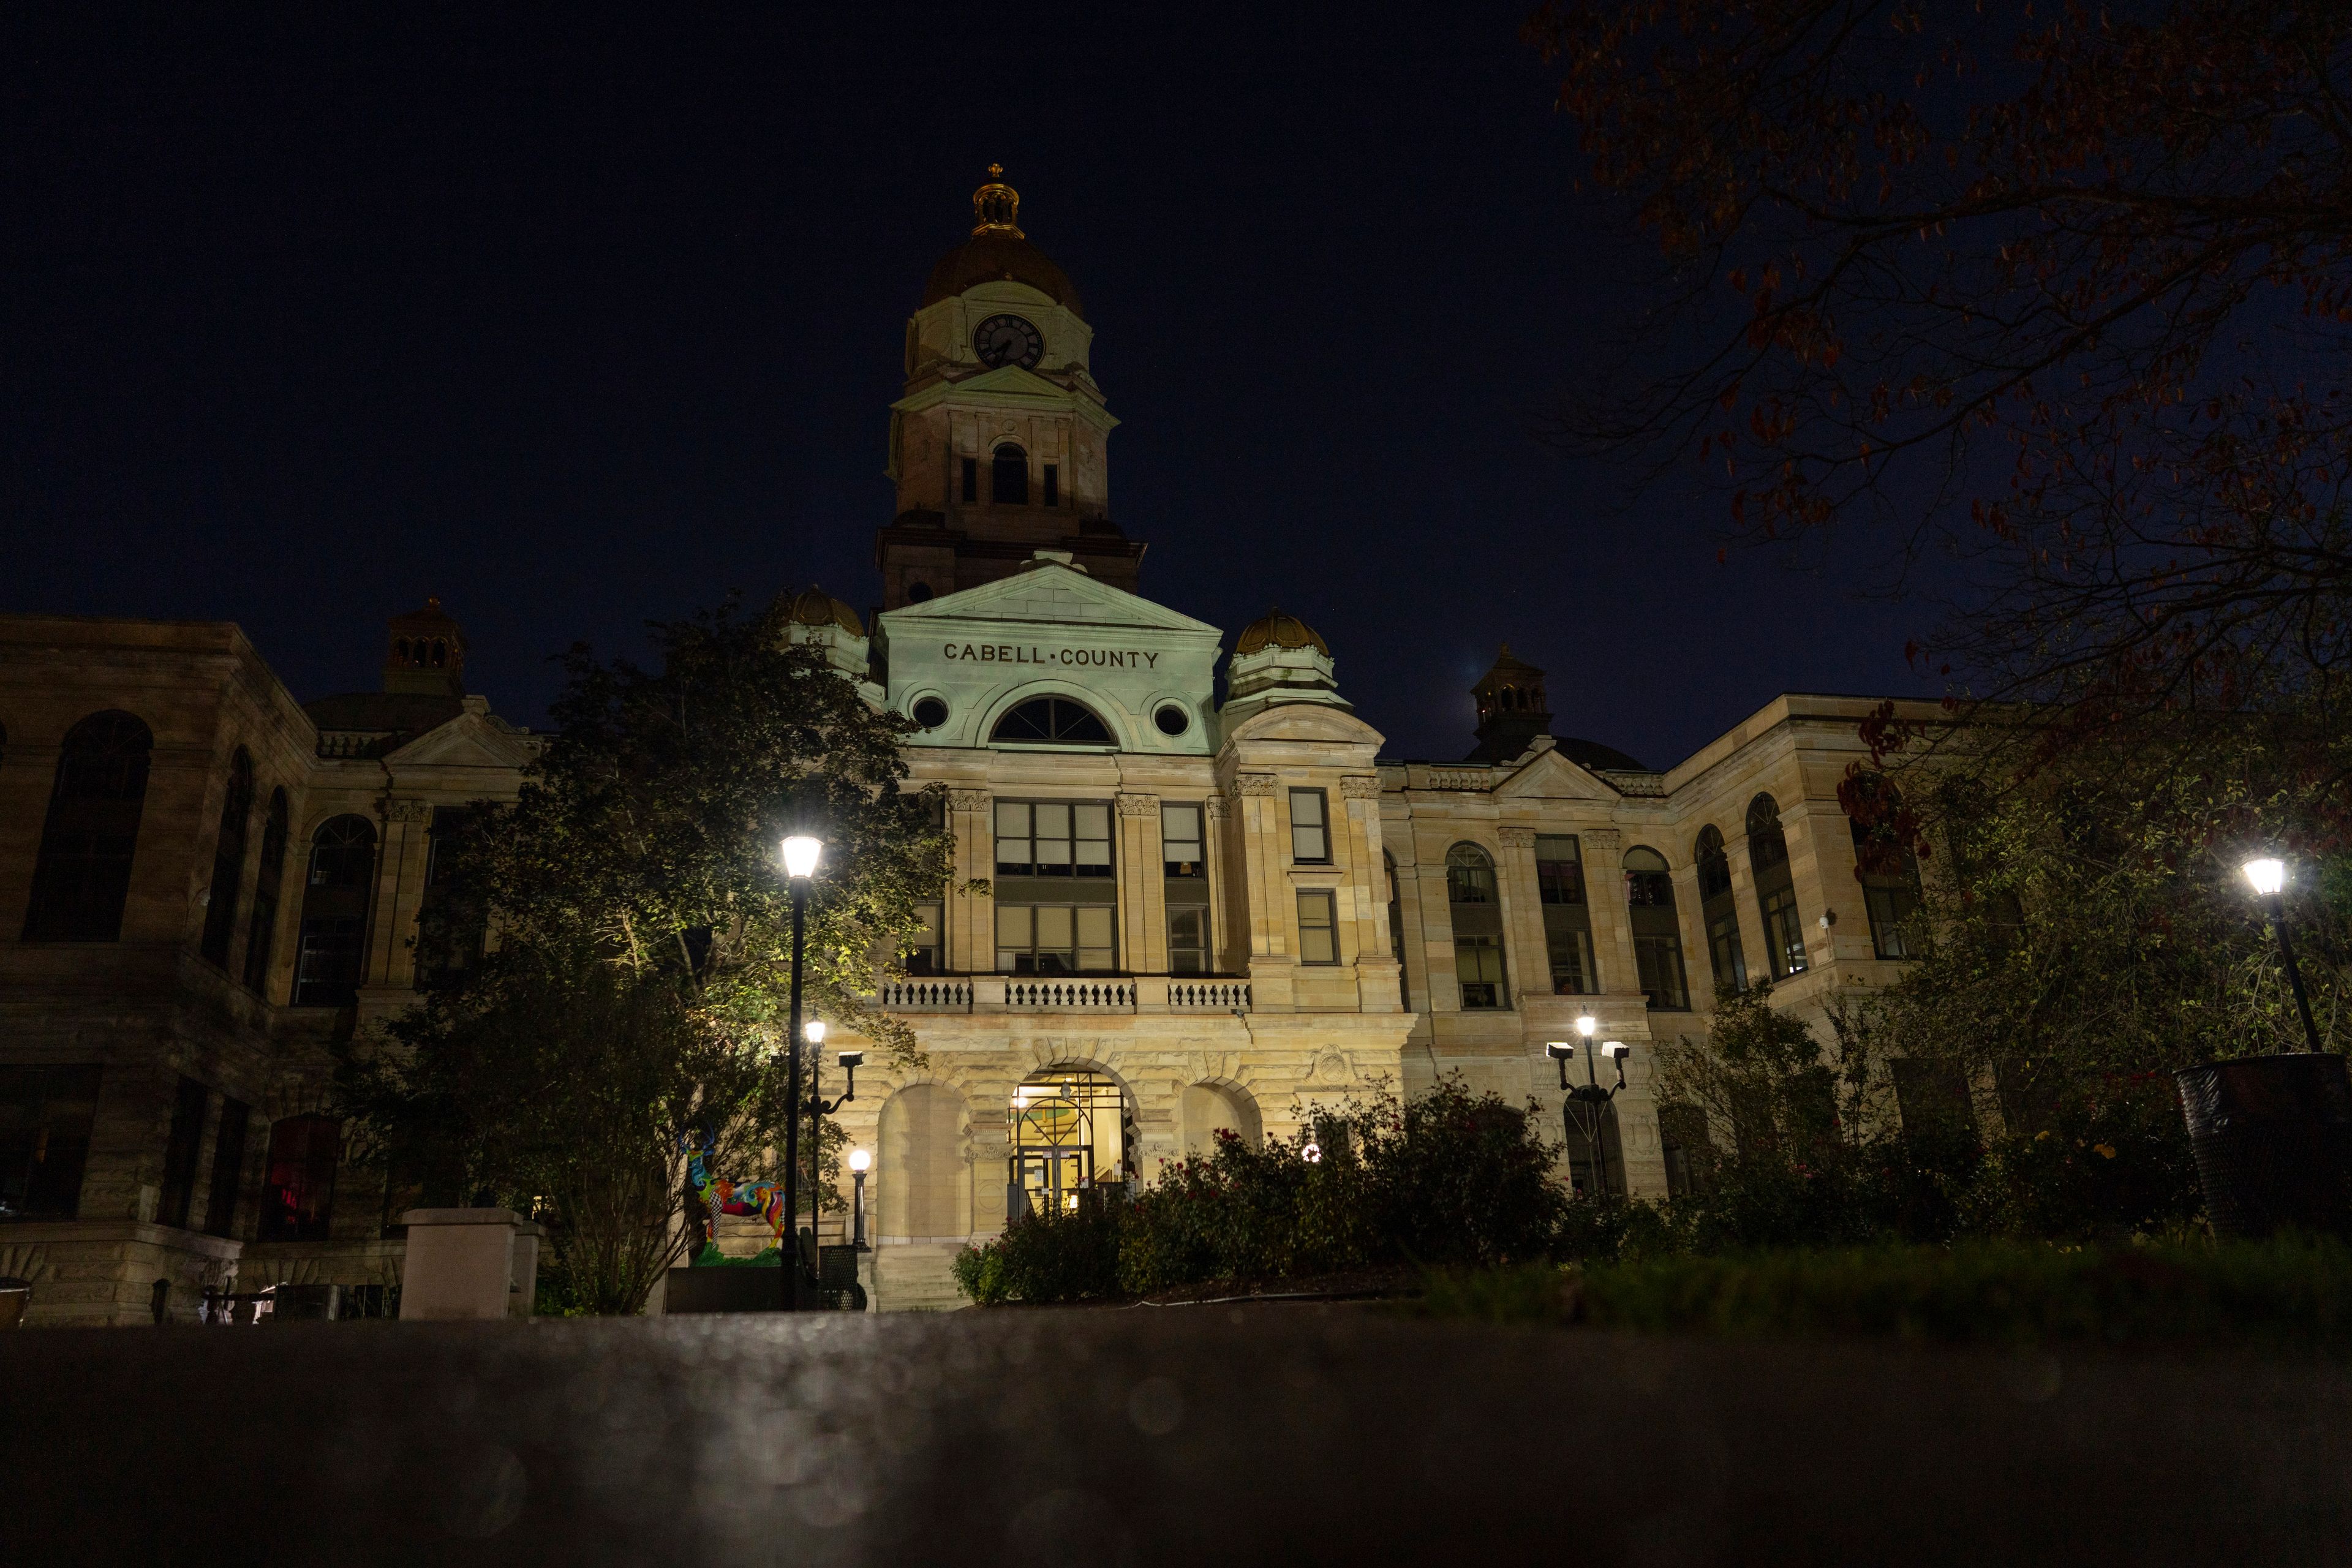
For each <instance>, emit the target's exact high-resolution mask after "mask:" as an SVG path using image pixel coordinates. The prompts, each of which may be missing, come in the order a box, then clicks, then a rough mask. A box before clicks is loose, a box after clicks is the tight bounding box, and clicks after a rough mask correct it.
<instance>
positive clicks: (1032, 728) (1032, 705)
mask: <svg viewBox="0 0 2352 1568" xmlns="http://www.w3.org/2000/svg"><path fill="white" fill-rule="evenodd" d="M989 739H990V740H992V741H1011V742H1016V743H1024V742H1025V743H1027V744H1029V745H1049V746H1108V745H1110V744H1111V743H1112V742H1111V738H1110V731H1109V729H1108V727H1107V726H1106V725H1105V724H1104V723H1103V721H1101V720H1099V719H1097V718H1096V717H1095V716H1094V715H1093V714H1092V713H1090V712H1088V711H1087V710H1086V709H1084V708H1082V707H1080V706H1079V705H1078V704H1077V703H1076V702H1073V701H1071V700H1069V699H1068V698H1066V697H1033V698H1031V699H1030V700H1028V701H1026V702H1024V703H1023V704H1021V706H1019V707H1018V708H1015V709H1014V710H1013V711H1012V712H1010V713H1007V714H1006V715H1005V716H1004V717H1003V718H1002V719H999V720H998V721H996V730H995V732H994V733H992V735H990V736H989Z"/></svg>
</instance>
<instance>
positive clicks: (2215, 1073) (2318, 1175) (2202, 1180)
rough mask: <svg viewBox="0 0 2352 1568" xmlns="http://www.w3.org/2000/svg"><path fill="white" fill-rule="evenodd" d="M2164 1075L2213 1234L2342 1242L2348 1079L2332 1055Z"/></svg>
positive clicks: (2349, 1142) (2349, 1183)
mask: <svg viewBox="0 0 2352 1568" xmlns="http://www.w3.org/2000/svg"><path fill="white" fill-rule="evenodd" d="M2173 1076H2174V1078H2175V1079H2177V1080H2178V1081H2179V1086H2180V1111H2181V1115H2182V1117H2183V1118H2184V1119H2185V1120H2186V1121H2188V1124H2189V1149H2190V1151H2191V1152H2193V1153H2194V1154H2195V1155H2196V1158H2197V1179H2198V1182H2199V1184H2200V1185H2201V1186H2202V1187H2203V1188H2204V1189H2205V1214H2206V1217H2207V1218H2209V1219H2210V1220H2211V1221H2212V1222H2213V1229H2214V1230H2215V1231H2216V1232H2217V1233H2218V1234H2220V1235H2222V1236H2227V1237H2265V1236H2270V1235H2272V1234H2273V1233H2274V1232H2277V1231H2280V1230H2284V1229H2294V1230H2302V1231H2310V1232H2315V1233H2317V1232H2326V1233H2328V1234H2331V1235H2336V1236H2345V1237H2352V1077H2347V1074H2346V1072H2345V1069H2344V1058H2342V1057H2338V1056H2330V1055H2327V1054H2326V1053H2322V1052H2309V1051H2298V1052H2295V1053H2294V1054H2293V1055H2289V1056H2272V1057H2243V1058H2239V1059H2237V1060H2235V1061H2222V1062H2200V1063H2199V1064H2198V1065H2197V1066H2195V1067H2189V1068H2181V1069H2180V1070H2179V1072H2177V1073H2176V1074H2174V1075H2173Z"/></svg>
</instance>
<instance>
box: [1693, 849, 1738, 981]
mask: <svg viewBox="0 0 2352 1568" xmlns="http://www.w3.org/2000/svg"><path fill="white" fill-rule="evenodd" d="M1692 858H1693V859H1695V860H1696V862H1697V863H1698V900H1699V903H1698V908H1699V921H1700V922H1701V923H1702V924H1704V925H1705V926H1706V956H1707V962H1708V963H1709V964H1710V965H1712V966H1713V968H1714V970H1715V983H1716V984H1717V986H1718V987H1722V986H1728V987H1730V988H1731V989H1732V990H1734V991H1744V990H1746V989H1747V988H1748V955H1747V954H1746V953H1744V952H1741V951H1740V948H1739V908H1738V904H1737V903H1736V902H1735V901H1734V900H1733V899H1732V897H1731V857H1730V856H1729V855H1727V854H1726V853H1725V852H1724V847H1723V830H1722V829H1721V828H1719V827H1717V826H1715V825H1714V824H1713V823H1709V824H1707V826H1705V827H1702V828H1700V829H1699V830H1698V844H1697V846H1696V851H1695V852H1694V854H1693V856H1692Z"/></svg>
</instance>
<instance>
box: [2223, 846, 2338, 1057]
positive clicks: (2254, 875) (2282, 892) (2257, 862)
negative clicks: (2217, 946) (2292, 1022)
mask: <svg viewBox="0 0 2352 1568" xmlns="http://www.w3.org/2000/svg"><path fill="white" fill-rule="evenodd" d="M2240 869H2242V870H2243V871H2244V872H2245V874H2246V880H2247V881H2248V882H2250V883H2252V885H2253V889H2254V891H2255V892H2257V893H2259V894H2261V895H2262V896H2263V898H2265V899H2268V900H2270V903H2271V929H2272V930H2273V931H2277V932H2278V944H2279V957H2280V959H2281V960H2283V961H2284V963H2285V964H2286V983H2287V985H2288V987H2289V988H2290V989H2292V990H2293V991H2294V1010H2295V1011H2296V1012H2297V1013H2299V1014H2301V1015H2302V1016H2303V1037H2304V1040H2305V1043H2307V1044H2308V1045H2309V1046H2310V1047H2311V1049H2312V1051H2313V1054H2315V1055H2316V1054H2317V1053H2318V1050H2319V1026H2318V1025H2317V1024H2315V1023H2314V1022H2312V1018H2311V998H2310V997H2309V996H2307V995H2305V994H2304V989H2303V971H2302V970H2300V969H2298V968H2296V967H2295V963H2294V939H2293V938H2291V937H2289V936H2288V935H2287V933H2286V862H2285V861H2284V860H2280V859H2275V858H2272V857H2269V856H2264V857H2263V858H2259V859H2254V860H2249V861H2247V862H2246V863H2245V865H2244V866H2242V868H2240Z"/></svg>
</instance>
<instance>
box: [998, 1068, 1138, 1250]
mask: <svg viewBox="0 0 2352 1568" xmlns="http://www.w3.org/2000/svg"><path fill="white" fill-rule="evenodd" d="M1125 1112H1126V1101H1125V1099H1124V1097H1123V1096H1122V1095H1121V1094H1120V1092H1119V1087H1118V1080H1116V1079H1111V1078H1108V1077H1106V1076H1105V1075H1103V1074H1101V1073H1094V1072H1082V1071H1077V1070H1074V1069H1055V1070H1054V1071H1051V1072H1042V1073H1038V1074H1037V1075H1035V1076H1034V1077H1033V1078H1031V1079H1028V1080H1026V1081H1025V1082H1024V1083H1023V1084H1022V1085H1021V1086H1020V1087H1019V1088H1017V1089H1014V1090H1013V1104H1012V1107H1011V1109H1010V1110H1009V1112H1008V1115H1009V1119H1010V1121H1011V1128H1012V1140H1011V1142H1012V1144H1013V1154H1012V1159H1011V1162H1010V1163H1011V1166H1012V1169H1011V1171H1010V1173H1009V1176H1010V1179H1011V1182H1012V1184H1013V1190H1014V1191H1015V1192H1017V1193H1018V1194H1021V1199H1022V1201H1023V1202H1024V1203H1025V1204H1026V1205H1027V1206H1028V1211H1029V1212H1030V1213H1032V1214H1067V1213H1069V1212H1070V1211H1072V1210H1074V1209H1076V1207H1077V1206H1078V1194H1080V1193H1082V1192H1085V1191H1086V1190H1087V1188H1089V1187H1092V1186H1095V1185H1096V1184H1099V1183H1109V1182H1121V1181H1125V1180H1126V1179H1127V1117H1126V1114H1125Z"/></svg>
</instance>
